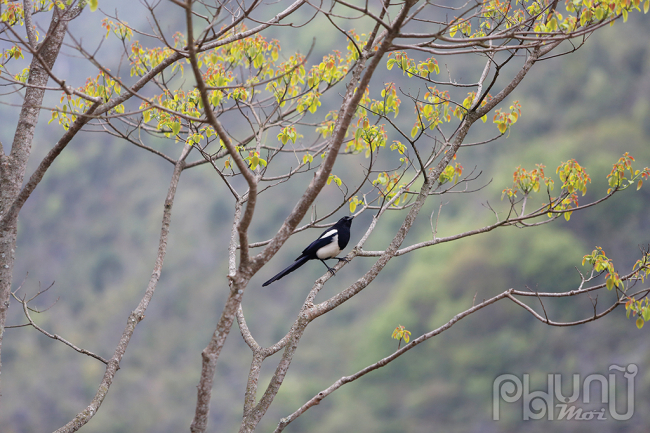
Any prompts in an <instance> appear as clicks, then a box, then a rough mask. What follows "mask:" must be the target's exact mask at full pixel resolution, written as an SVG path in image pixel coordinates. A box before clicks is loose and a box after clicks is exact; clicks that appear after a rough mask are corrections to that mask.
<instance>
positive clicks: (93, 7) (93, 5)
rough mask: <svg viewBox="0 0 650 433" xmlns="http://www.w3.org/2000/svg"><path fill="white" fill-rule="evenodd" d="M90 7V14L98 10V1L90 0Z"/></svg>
mask: <svg viewBox="0 0 650 433" xmlns="http://www.w3.org/2000/svg"><path fill="white" fill-rule="evenodd" d="M88 6H90V12H95V11H96V10H97V6H98V1H97V0H88Z"/></svg>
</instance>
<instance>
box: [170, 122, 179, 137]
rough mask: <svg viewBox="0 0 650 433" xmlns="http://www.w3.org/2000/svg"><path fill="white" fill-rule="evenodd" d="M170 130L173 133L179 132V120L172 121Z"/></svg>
mask: <svg viewBox="0 0 650 433" xmlns="http://www.w3.org/2000/svg"><path fill="white" fill-rule="evenodd" d="M172 132H173V133H174V135H178V133H179V132H181V122H174V123H172Z"/></svg>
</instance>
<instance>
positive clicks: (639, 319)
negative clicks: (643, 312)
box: [636, 317, 645, 329]
mask: <svg viewBox="0 0 650 433" xmlns="http://www.w3.org/2000/svg"><path fill="white" fill-rule="evenodd" d="M644 323H645V321H644V320H643V318H642V317H637V319H636V327H637V328H639V329H641V328H643V324H644Z"/></svg>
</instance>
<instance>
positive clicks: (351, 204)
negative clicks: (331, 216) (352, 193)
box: [350, 200, 357, 213]
mask: <svg viewBox="0 0 650 433" xmlns="http://www.w3.org/2000/svg"><path fill="white" fill-rule="evenodd" d="M355 210H357V201H356V200H352V201H351V202H350V213H354V211H355Z"/></svg>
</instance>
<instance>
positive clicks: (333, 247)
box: [316, 235, 341, 260]
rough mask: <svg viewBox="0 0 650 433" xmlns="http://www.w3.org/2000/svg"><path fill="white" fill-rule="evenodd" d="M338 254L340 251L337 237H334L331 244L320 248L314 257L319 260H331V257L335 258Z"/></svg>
mask: <svg viewBox="0 0 650 433" xmlns="http://www.w3.org/2000/svg"><path fill="white" fill-rule="evenodd" d="M340 252H341V249H340V248H339V236H338V235H335V236H334V238H332V242H330V243H329V244H328V245H325V246H324V247H320V248H319V249H318V250H317V251H316V257H318V258H319V259H321V260H325V259H331V258H332V257H336V256H337V255H338V254H339V253H340Z"/></svg>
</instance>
